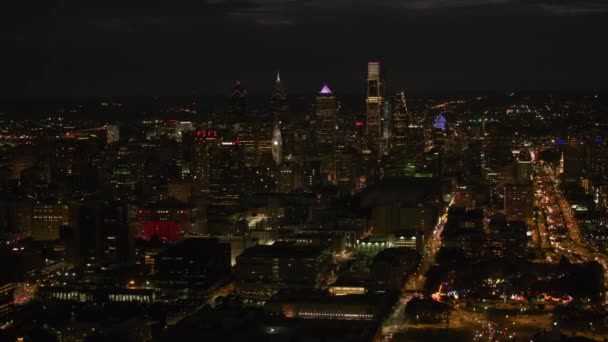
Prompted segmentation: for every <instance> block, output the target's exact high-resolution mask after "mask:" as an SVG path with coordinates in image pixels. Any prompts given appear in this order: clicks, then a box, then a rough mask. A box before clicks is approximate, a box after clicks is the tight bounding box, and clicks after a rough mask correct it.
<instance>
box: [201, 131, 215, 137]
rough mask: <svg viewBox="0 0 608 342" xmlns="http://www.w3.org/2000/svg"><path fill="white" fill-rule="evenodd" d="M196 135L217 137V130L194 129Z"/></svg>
mask: <svg viewBox="0 0 608 342" xmlns="http://www.w3.org/2000/svg"><path fill="white" fill-rule="evenodd" d="M196 136H197V137H202V138H217V131H196Z"/></svg>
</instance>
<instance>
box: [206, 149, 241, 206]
mask: <svg viewBox="0 0 608 342" xmlns="http://www.w3.org/2000/svg"><path fill="white" fill-rule="evenodd" d="M242 152H243V150H242V148H241V146H240V145H239V144H238V142H237V141H232V142H230V141H228V142H222V143H221V144H220V146H219V148H218V149H217V151H215V153H214V154H213V155H212V157H211V162H210V167H209V198H210V199H211V204H212V205H218V206H228V207H236V206H238V205H239V202H240V194H241V188H240V184H241V180H242V176H243V169H244V164H243V153H242Z"/></svg>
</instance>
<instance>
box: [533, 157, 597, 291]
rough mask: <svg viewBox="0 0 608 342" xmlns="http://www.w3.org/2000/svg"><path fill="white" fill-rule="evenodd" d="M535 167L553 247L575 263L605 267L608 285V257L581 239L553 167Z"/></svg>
mask: <svg viewBox="0 0 608 342" xmlns="http://www.w3.org/2000/svg"><path fill="white" fill-rule="evenodd" d="M534 170H535V173H536V175H535V188H536V191H535V193H536V200H537V203H538V204H540V205H542V206H539V207H541V208H542V209H543V210H544V213H545V214H546V215H547V216H546V222H545V223H544V224H545V225H546V227H548V230H547V231H548V235H549V240H550V243H551V246H552V248H553V250H554V251H555V252H556V253H557V254H559V255H565V256H566V257H567V258H568V259H569V260H570V261H572V262H591V261H593V260H595V261H597V262H598V263H599V264H600V265H602V268H603V269H604V287H605V288H608V256H607V255H606V254H604V253H601V252H600V251H599V250H598V249H597V248H596V247H595V246H593V245H590V244H587V243H585V242H584V241H583V240H582V239H581V235H580V231H579V226H578V223H577V221H576V218H575V217H574V213H573V212H572V208H571V206H570V204H569V202H568V200H567V199H566V198H565V196H564V194H563V193H562V191H561V189H560V188H559V180H558V178H557V177H556V176H555V174H554V172H553V170H552V169H551V168H550V167H549V166H547V165H535V167H534ZM538 204H537V205H538ZM550 261H553V262H557V261H559V260H550Z"/></svg>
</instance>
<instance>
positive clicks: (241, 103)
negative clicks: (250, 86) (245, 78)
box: [224, 81, 247, 124]
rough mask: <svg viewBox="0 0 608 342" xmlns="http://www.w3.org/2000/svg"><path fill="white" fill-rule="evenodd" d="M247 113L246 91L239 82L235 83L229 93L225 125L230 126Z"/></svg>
mask: <svg viewBox="0 0 608 342" xmlns="http://www.w3.org/2000/svg"><path fill="white" fill-rule="evenodd" d="M246 113H247V90H246V89H245V88H243V86H241V82H240V81H236V83H235V84H234V87H233V88H232V93H230V108H229V113H228V116H227V118H226V120H224V123H225V124H231V123H232V122H234V121H239V120H241V119H242V118H243V116H244V115H245V114H246Z"/></svg>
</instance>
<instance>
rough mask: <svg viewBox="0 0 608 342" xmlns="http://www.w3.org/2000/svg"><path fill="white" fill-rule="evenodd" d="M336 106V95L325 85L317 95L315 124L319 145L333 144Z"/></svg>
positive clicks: (336, 121)
mask: <svg viewBox="0 0 608 342" xmlns="http://www.w3.org/2000/svg"><path fill="white" fill-rule="evenodd" d="M337 110H338V107H337V106H336V97H335V96H334V94H333V93H332V92H331V90H330V89H329V87H327V85H325V86H323V89H321V91H320V92H319V94H318V95H317V107H316V119H317V120H316V124H315V126H316V127H315V131H316V133H317V142H318V143H319V144H321V145H333V144H334V143H335V140H336V125H337V123H338V116H337Z"/></svg>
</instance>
